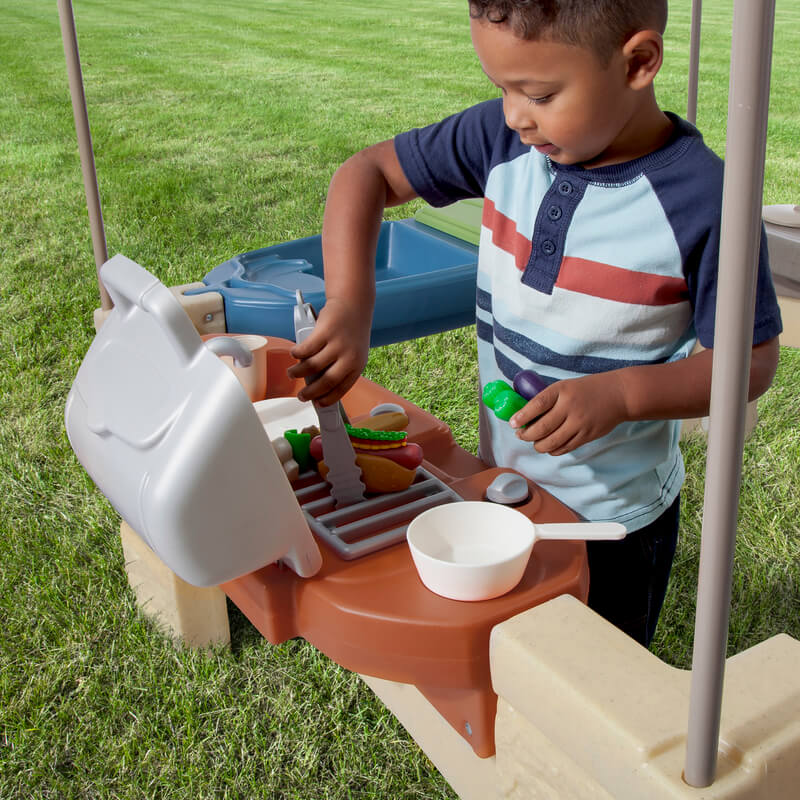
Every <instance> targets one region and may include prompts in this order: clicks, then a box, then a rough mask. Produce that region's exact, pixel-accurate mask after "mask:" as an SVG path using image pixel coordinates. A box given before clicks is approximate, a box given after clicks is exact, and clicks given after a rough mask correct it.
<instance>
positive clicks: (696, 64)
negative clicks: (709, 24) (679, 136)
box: [686, 0, 703, 125]
mask: <svg viewBox="0 0 800 800" xmlns="http://www.w3.org/2000/svg"><path fill="white" fill-rule="evenodd" d="M702 16H703V0H692V29H691V33H690V34H689V90H688V94H687V98H686V119H688V120H689V122H691V123H692V125H695V124H696V123H697V85H698V75H699V74H700V20H701V18H702Z"/></svg>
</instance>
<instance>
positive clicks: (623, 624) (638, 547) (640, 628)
mask: <svg viewBox="0 0 800 800" xmlns="http://www.w3.org/2000/svg"><path fill="white" fill-rule="evenodd" d="M679 519H680V496H679V497H677V498H676V499H675V502H674V503H673V504H672V505H671V506H670V507H669V508H668V509H667V510H666V511H665V512H664V513H663V514H662V515H661V516H660V517H659V518H658V519H657V520H655V521H654V522H651V523H650V524H649V525H647V526H646V527H644V528H641V529H640V530H638V531H634V532H633V533H629V534H628V535H627V536H626V537H625V538H624V539H621V540H619V541H612V542H587V543H586V549H587V553H588V556H589V601H588V605H589V608H591V609H593V610H594V611H596V612H597V613H598V614H600V615H601V616H603V617H605V618H606V619H607V620H608V621H609V622H611V623H613V624H614V625H616V626H617V627H618V628H620V629H621V630H623V631H625V633H627V634H628V635H629V636H631V637H633V638H634V639H636V641H637V642H640V643H641V644H643V645H644V646H645V647H647V646H648V645H649V644H650V642H651V641H652V639H653V634H654V633H655V631H656V623H657V622H658V615H659V613H660V612H661V606H662V605H663V604H664V597H665V595H666V593H667V581H668V580H669V573H670V570H671V569H672V559H673V558H674V556H675V546H676V545H677V543H678V522H679Z"/></svg>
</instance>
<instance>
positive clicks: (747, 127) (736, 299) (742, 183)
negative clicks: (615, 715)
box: [684, 0, 775, 787]
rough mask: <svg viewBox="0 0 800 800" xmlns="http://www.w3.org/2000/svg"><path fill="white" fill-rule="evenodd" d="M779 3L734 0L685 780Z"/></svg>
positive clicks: (731, 438)
mask: <svg viewBox="0 0 800 800" xmlns="http://www.w3.org/2000/svg"><path fill="white" fill-rule="evenodd" d="M774 21H775V0H757V1H756V0H736V2H735V3H734V11H733V41H732V45H731V75H730V87H729V95H728V130H727V146H726V156H725V182H724V189H723V197H722V232H721V244H720V254H719V285H718V289H717V310H716V324H715V328H714V356H713V380H712V384H711V416H710V428H709V437H708V460H707V465H706V489H705V499H704V505H703V532H702V540H701V546H700V574H699V577H698V587H697V616H696V620H695V634H694V653H693V659H692V683H691V692H690V697H689V731H688V738H687V743H686V766H685V770H684V779H685V781H686V782H687V783H688V784H689V785H690V786H696V787H703V786H709V785H710V784H711V783H712V782H713V781H714V776H715V773H716V765H717V749H718V744H719V728H720V713H721V707H722V684H723V679H724V674H725V654H726V645H727V639H728V622H729V617H730V602H731V576H732V573H733V555H734V547H735V543H736V520H737V510H738V503H739V486H740V481H741V473H742V449H743V447H744V427H745V411H746V405H747V387H748V381H749V372H750V353H751V348H752V335H753V333H752V332H753V316H754V310H753V306H754V292H755V281H756V266H757V263H758V252H759V245H760V241H761V207H762V195H763V186H764V153H765V151H766V139H767V112H768V108H769V79H770V64H771V59H772V35H773V26H774Z"/></svg>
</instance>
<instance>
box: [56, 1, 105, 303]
mask: <svg viewBox="0 0 800 800" xmlns="http://www.w3.org/2000/svg"><path fill="white" fill-rule="evenodd" d="M58 17H59V21H60V22H61V38H62V40H63V42H64V56H65V57H66V59H67V76H68V78H69V92H70V96H71V98H72V114H73V116H74V117H75V131H76V132H77V134H78V150H79V152H80V157H81V171H82V172H83V188H84V191H85V192H86V205H87V207H88V209H89V226H90V228H91V232H92V247H93V249H94V261H95V265H96V267H97V282H98V284H99V287H100V307H101V308H103V309H109V308H111V306H112V305H113V303H112V302H111V297H110V296H109V294H108V292H107V291H106V287H105V286H103V282H102V281H101V280H100V267H102V266H103V264H105V263H106V261H108V248H107V247H106V233H105V229H104V228H103V211H102V208H101V206H100V192H99V190H98V188H97V172H96V170H95V165H94V152H93V151H92V135H91V133H90V131H89V115H88V114H87V112H86V95H85V94H84V91H83V75H82V73H81V62H80V57H79V55H78V37H77V34H76V32H75V17H74V16H73V13H72V2H71V0H58Z"/></svg>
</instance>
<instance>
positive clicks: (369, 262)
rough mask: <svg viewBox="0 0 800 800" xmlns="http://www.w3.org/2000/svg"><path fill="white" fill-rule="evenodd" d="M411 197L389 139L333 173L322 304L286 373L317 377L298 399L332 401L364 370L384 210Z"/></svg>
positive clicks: (326, 220)
mask: <svg viewBox="0 0 800 800" xmlns="http://www.w3.org/2000/svg"><path fill="white" fill-rule="evenodd" d="M416 196H417V195H416V193H415V192H414V190H413V189H412V188H411V184H410V183H409V182H408V179H407V178H406V176H405V173H404V172H403V169H402V167H401V166H400V162H399V160H398V158H397V155H396V153H395V149H394V143H393V142H392V141H385V142H380V143H379V144H376V145H373V146H371V147H368V148H366V149H365V150H362V151H361V152H359V153H356V154H355V155H354V156H352V157H351V158H349V159H348V160H347V161H345V163H344V164H342V166H341V167H340V168H339V169H338V170H337V171H336V174H335V175H334V176H333V178H332V180H331V183H330V187H329V189H328V198H327V201H326V203H325V217H324V221H323V226H322V257H323V262H324V266H325V297H326V302H325V306H324V307H323V308H322V310H321V311H320V314H319V319H318V321H317V324H316V327H315V329H314V333H313V334H312V335H311V336H309V338H308V339H306V340H305V341H304V342H303V343H302V344H300V345H296V346H295V347H294V348H293V349H292V355H293V356H294V357H295V358H297V359H298V360H299V363H298V364H296V365H294V366H293V367H291V368H290V369H289V376H290V377H292V378H308V377H311V376H317V377H316V378H314V379H313V380H312V382H311V383H310V384H309V385H308V386H306V387H305V388H303V389H302V391H300V392H299V394H298V397H299V398H300V399H301V400H316V401H318V402H320V403H321V404H322V405H330V404H332V403H335V402H336V401H337V400H339V399H340V398H341V397H342V395H344V394H345V392H347V390H348V389H349V388H350V387H351V386H352V385H353V384H354V383H355V382H356V379H357V378H358V376H359V375H360V374H361V371H362V370H363V369H364V366H365V364H366V363H367V356H368V353H369V336H370V329H371V326H372V310H373V306H374V303H375V250H376V247H377V242H378V234H379V232H380V225H381V221H382V219H383V211H384V208H386V207H387V206H395V205H400V204H402V203H406V202H408V201H409V200H411V199H413V198H414V197H416Z"/></svg>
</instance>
